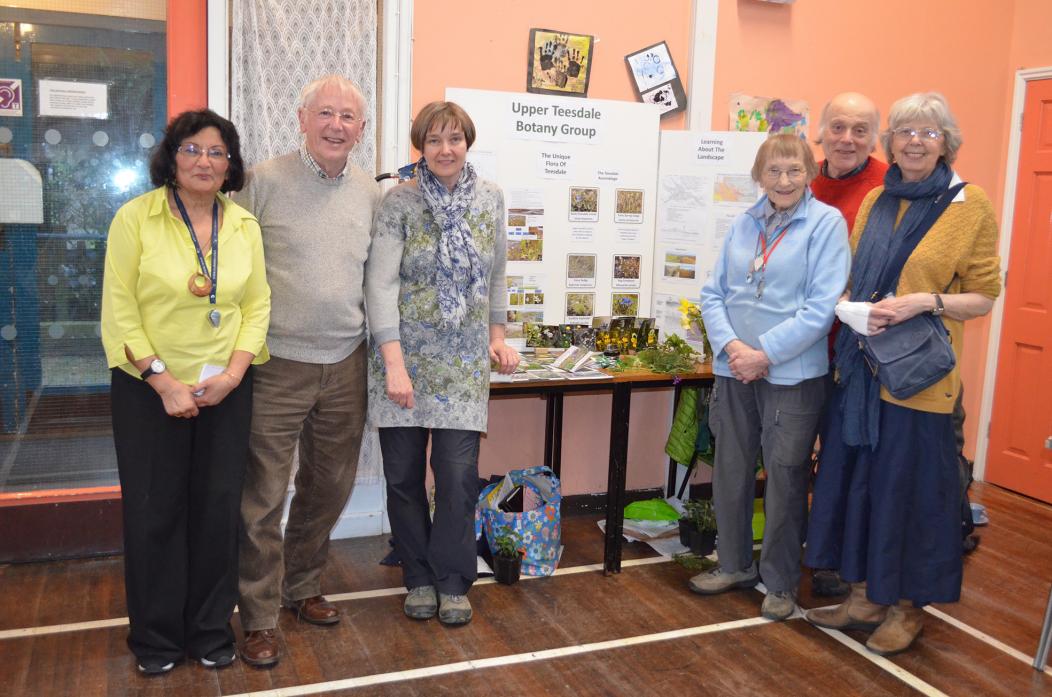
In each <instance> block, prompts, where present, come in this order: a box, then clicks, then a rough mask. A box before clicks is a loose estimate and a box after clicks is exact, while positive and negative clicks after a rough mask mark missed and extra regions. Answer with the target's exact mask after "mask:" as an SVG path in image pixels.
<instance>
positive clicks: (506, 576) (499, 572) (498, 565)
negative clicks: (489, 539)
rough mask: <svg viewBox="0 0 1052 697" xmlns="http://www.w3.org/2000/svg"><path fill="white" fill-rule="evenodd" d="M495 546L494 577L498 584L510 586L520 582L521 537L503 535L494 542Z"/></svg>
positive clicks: (510, 534) (507, 533) (510, 533)
mask: <svg viewBox="0 0 1052 697" xmlns="http://www.w3.org/2000/svg"><path fill="white" fill-rule="evenodd" d="M493 546H494V552H493V577H494V578H495V579H497V583H503V584H505V585H509V586H510V585H511V584H513V583H515V582H516V581H518V580H519V571H520V570H521V569H522V550H521V549H519V536H518V535H516V534H515V533H512V532H505V533H501V534H499V535H497V537H496V539H494V540H493Z"/></svg>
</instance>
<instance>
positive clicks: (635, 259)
mask: <svg viewBox="0 0 1052 697" xmlns="http://www.w3.org/2000/svg"><path fill="white" fill-rule="evenodd" d="M642 266H643V258H642V257H641V256H639V255H638V254H615V255H614V273H613V278H611V279H610V287H611V288H639V276H640V269H641V267H642Z"/></svg>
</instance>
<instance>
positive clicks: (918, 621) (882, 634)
mask: <svg viewBox="0 0 1052 697" xmlns="http://www.w3.org/2000/svg"><path fill="white" fill-rule="evenodd" d="M923 628H924V610H922V609H921V608H919V607H913V603H912V602H910V601H908V600H900V601H899V603H898V605H892V606H891V607H890V608H888V616H887V618H885V620H884V621H883V622H882V623H881V625H880V626H879V627H877V630H876V631H875V632H873V636H871V637H870V638H869V641H867V642H866V648H867V649H869V650H870V651H872V652H873V653H875V654H878V655H880V656H893V655H895V654H897V653H902V652H903V651H905V650H906V649H908V648H909V647H910V646H911V645H912V644H913V640H914V639H916V638H917V637H918V636H919V635H920V633H921V630H922V629H923Z"/></svg>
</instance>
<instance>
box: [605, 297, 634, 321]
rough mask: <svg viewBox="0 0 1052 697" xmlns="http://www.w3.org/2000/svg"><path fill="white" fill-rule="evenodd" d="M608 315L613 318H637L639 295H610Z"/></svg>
mask: <svg viewBox="0 0 1052 697" xmlns="http://www.w3.org/2000/svg"><path fill="white" fill-rule="evenodd" d="M610 314H612V315H613V316H614V317H637V316H639V293H613V294H611V295H610Z"/></svg>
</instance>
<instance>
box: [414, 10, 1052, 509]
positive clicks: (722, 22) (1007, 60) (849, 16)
mask: <svg viewBox="0 0 1052 697" xmlns="http://www.w3.org/2000/svg"><path fill="white" fill-rule="evenodd" d="M699 1H702V2H707V1H712V0H699ZM718 1H719V25H718V32H717V42H716V76H715V82H714V85H713V125H714V126H715V127H716V128H726V126H727V113H726V112H727V106H726V105H727V97H728V95H729V94H730V93H731V92H734V91H744V92H747V93H751V94H758V95H769V96H783V97H791V98H796V99H804V100H806V101H808V102H809V104H810V106H811V113H812V117H813V119H814V120H817V117H818V113H819V111H820V110H821V107H822V105H823V104H824V102H825V101H826V100H828V99H829V98H830V97H831V96H832V95H833V94H835V93H837V92H840V91H844V90H857V91H860V92H864V93H865V94H868V95H869V96H870V97H872V98H873V99H874V100H875V101H876V102H877V104H878V105H879V106H880V108H881V110H882V112H883V114H884V115H885V116H886V114H887V110H888V108H889V107H890V106H891V104H892V102H894V101H895V100H896V99H897V98H899V97H902V96H904V95H906V94H908V93H911V92H915V91H919V90H932V89H935V90H939V91H941V92H942V93H943V94H945V95H946V97H947V99H948V100H949V102H950V105H951V107H952V108H953V109H954V111H955V113H956V115H957V117H958V120H959V122H960V126H961V129H962V131H963V133H964V138H965V144H964V147H963V148H962V149H961V153H960V157H959V159H958V162H957V165H956V168H957V170H958V171H959V172H960V174H961V176H962V177H963V178H965V179H966V180H968V181H970V182H973V183H975V184H978V185H980V186H982V187H983V188H984V189H985V190H986V191H987V193H988V194H989V195H990V197H991V198H992V199H993V201H994V205H995V207H996V208H997V210H1000V206H1001V197H1002V196H1003V175H1004V168H1005V152H1006V150H1007V144H1008V117H1009V112H1010V109H1011V97H1012V82H1013V75H1014V71H1015V70H1016V69H1018V68H1020V67H1037V66H1041V65H1049V64H1052V2H1049V1H1048V0H1007V1H1006V2H1001V3H986V2H982V3H980V2H975V3H972V2H960V1H959V0H929V1H928V2H925V3H917V2H914V1H913V0H884V1H883V2H842V1H841V0H800V2H796V3H794V4H792V5H775V4H770V3H764V2H758V1H757V0H718ZM414 12H415V18H414V24H415V42H414V49H413V52H414V53H413V105H414V110H415V109H418V108H419V107H420V106H422V105H423V104H425V103H426V102H428V101H431V100H433V99H438V98H441V96H442V95H443V93H444V90H445V88H446V87H447V86H448V87H474V88H482V89H495V90H507V91H523V90H524V88H525V80H526V78H525V65H526V51H527V42H528V36H529V29H530V28H531V27H542V28H548V29H563V30H567V31H574V32H580V33H591V34H594V35H596V37H597V38H598V42H597V44H596V54H595V63H594V65H593V69H592V77H591V80H592V83H591V88H590V90H589V95H590V96H593V97H600V98H606V99H627V100H632V99H634V93H633V92H632V88H631V84H630V81H629V77H628V74H627V72H626V70H625V67H624V61H623V57H624V55H625V54H626V53H629V52H630V51H632V50H635V49H637V48H640V47H643V46H646V45H647V44H649V43H653V42H656V41H660V40H666V41H668V42H669V46H670V48H671V50H672V54H673V59H674V60H675V61H676V65H677V67H678V68H679V69H680V71H681V72H682V73H683V77H684V84H688V85H689V75H688V74H687V72H688V68H689V65H688V64H687V57H688V43H689V41H690V25H691V21H692V16H691V12H692V3H691V2H689V1H688V0H661V1H657V0H655V1H653V2H650V3H645V4H640V3H638V2H627V1H625V0H606V1H599V0H592V1H584V2H578V3H568V2H550V1H549V0H540V1H538V2H490V1H488V0H456V1H455V2H452V1H451V2H437V1H436V0H419V1H418V2H417V3H416V7H415V11H414ZM469 36H470V37H471V41H470V42H467V41H466V40H465V37H469ZM465 45H470V46H471V51H470V52H467V51H465V50H464V49H463V48H462V47H463V46H465ZM689 96H690V95H688V97H689ZM684 123H685V122H684V119H683V118H682V116H678V117H676V118H674V119H665V120H664V121H663V122H662V127H663V128H683V127H684ZM814 125H815V124H814V122H813V125H812V133H811V136H812V137H813V136H814V135H815V133H814ZM988 331H989V323H988V321H987V320H975V321H973V322H970V323H969V324H968V330H967V332H966V335H965V355H964V359H963V361H962V372H963V375H964V382H965V383H966V384H967V385H969V386H972V387H971V389H970V390H968V391H967V395H966V404H965V406H966V409H967V410H968V412H969V413H971V414H973V415H974V414H978V413H979V402H980V397H981V395H980V392H979V386H981V385H982V379H983V365H984V363H985V358H986V357H985V352H986V344H987V335H988ZM668 394H669V393H668V392H658V393H651V394H644V395H638V396H637V398H636V399H635V400H634V401H633V404H632V407H633V418H632V424H633V426H632V433H631V438H630V447H631V452H630V460H629V461H630V470H629V487H632V488H639V487H648V486H658V485H660V484H661V483H662V482H663V480H664V476H665V462H666V461H665V459H664V457H663V455H662V453H661V450H662V448H663V445H664V438H665V435H666V429H667V427H668V424H669V418H670V408H671V398H670V397H669V396H668ZM566 409H567V416H566V422H565V439H564V440H565V442H564V463H565V470H564V480H565V482H566V486H565V489H566V491H567V492H568V493H581V492H592V491H603V490H605V487H606V459H605V458H606V442H607V441H606V439H607V437H608V433H609V424H608V414H609V402H608V398H602V397H586V396H579V397H572V398H567V400H566ZM543 419H544V407H543V402H541V401H540V400H536V399H529V400H527V399H516V400H504V401H499V402H494V403H493V405H492V407H491V410H490V423H491V429H490V434H489V437H488V438H487V439H486V440H485V441H484V442H483V450H482V460H481V461H482V467H483V469H484V470H487V471H501V470H503V469H505V468H506V467H508V466H510V465H519V464H534V463H536V462H539V461H540V459H541V456H542V455H543V452H542V440H541V435H542V432H543V425H544V421H543ZM977 426H978V424H977V421H976V420H975V419H974V418H973V419H970V420H969V421H968V423H967V431H968V434H967V435H968V443H969V445H968V448H969V449H971V448H974V443H975V434H976V429H977Z"/></svg>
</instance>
